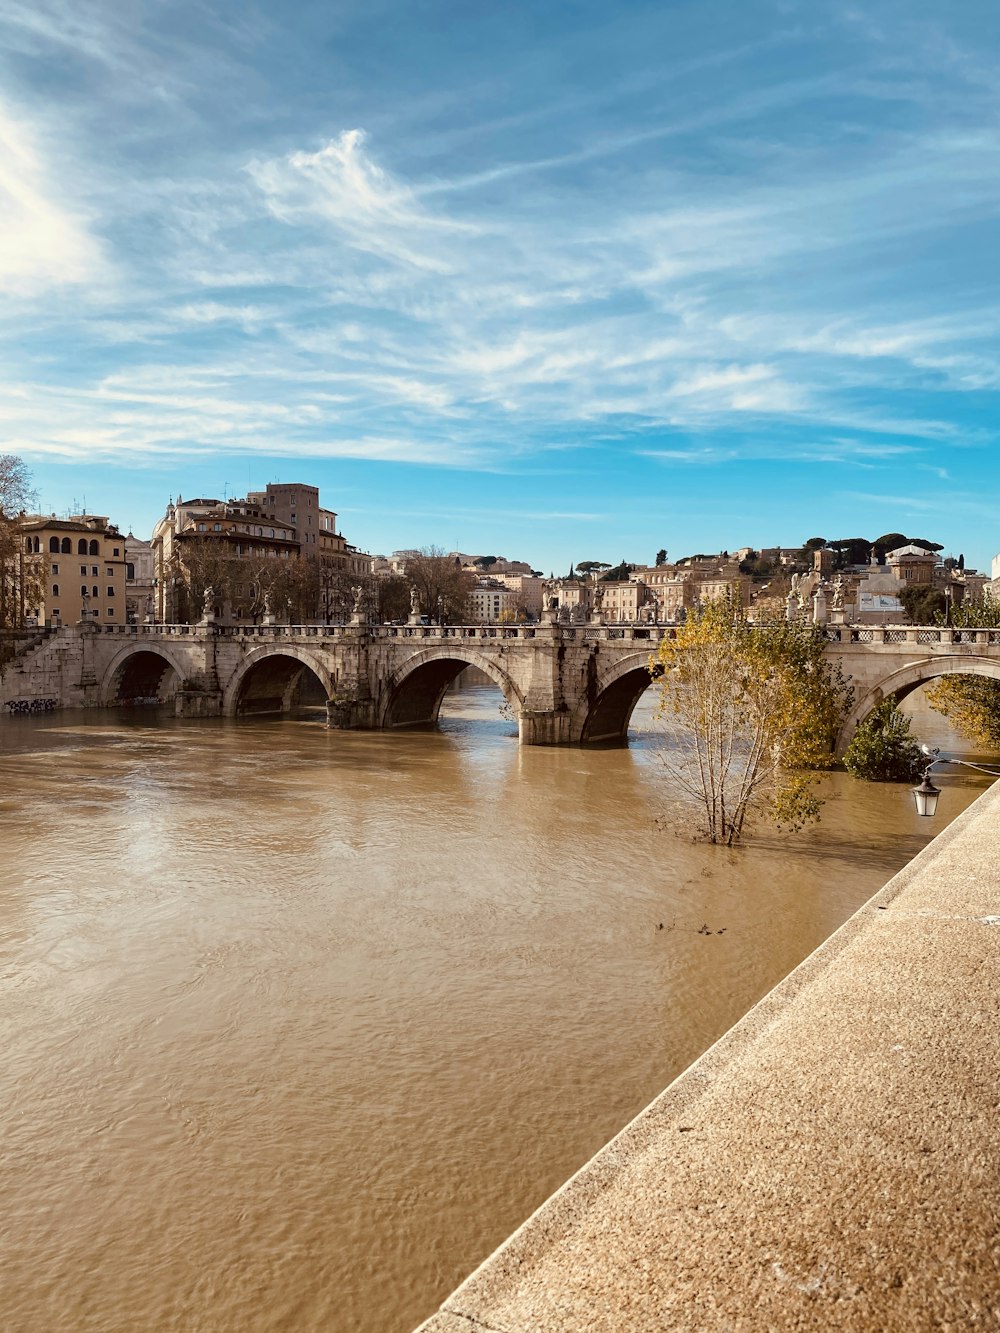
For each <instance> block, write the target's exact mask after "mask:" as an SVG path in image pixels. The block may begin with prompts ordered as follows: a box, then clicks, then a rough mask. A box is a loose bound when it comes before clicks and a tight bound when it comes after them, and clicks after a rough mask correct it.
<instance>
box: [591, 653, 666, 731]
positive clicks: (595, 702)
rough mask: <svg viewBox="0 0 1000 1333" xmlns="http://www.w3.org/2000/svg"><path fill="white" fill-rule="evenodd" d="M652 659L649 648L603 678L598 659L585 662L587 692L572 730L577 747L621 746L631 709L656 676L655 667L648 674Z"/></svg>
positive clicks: (617, 664) (622, 661) (624, 660)
mask: <svg viewBox="0 0 1000 1333" xmlns="http://www.w3.org/2000/svg"><path fill="white" fill-rule="evenodd" d="M653 656H654V653H653V651H652V649H651V648H649V647H647V648H645V649H644V650H643V651H642V652H636V653H628V654H627V655H625V656H623V657H620V658H618V659H617V660H616V661H615V662H614V663H612V665H611V666H610V667H609V668H608V670H607V671H605V672H604V673H603V674H600V673H599V667H598V665H597V663H598V659H597V658H595V657H591V658H590V659H589V661H588V680H587V689H586V692H585V694H584V697H583V699H582V700H581V702H580V705H579V707H578V709H577V714H576V716H575V718H574V719H573V729H572V734H573V735H574V736H578V737H579V739H580V744H581V745H587V744H598V743H601V742H604V743H605V744H607V743H617V744H620V745H624V743H625V741H626V739H627V738H628V724H629V722H630V721H631V718H632V714H633V713H634V712H635V706H636V704H637V703H638V702H639V700H640V699H641V698H642V696H643V694H645V692H646V690H648V689H649V687H650V685H651V684H652V683H653V680H654V678H655V676H657V675H659V671H658V670H657V669H656V667H655V665H654V666H653V670H650V665H651V663H652V661H653ZM591 663H593V666H591Z"/></svg>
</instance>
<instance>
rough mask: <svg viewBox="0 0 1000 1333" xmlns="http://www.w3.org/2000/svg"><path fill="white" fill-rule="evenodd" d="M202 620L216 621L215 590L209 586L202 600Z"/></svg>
mask: <svg viewBox="0 0 1000 1333" xmlns="http://www.w3.org/2000/svg"><path fill="white" fill-rule="evenodd" d="M201 618H202V620H214V619H215V589H214V588H213V587H212V585H211V584H209V585H208V586H207V587H206V589H205V592H204V595H203V596H202V599H201Z"/></svg>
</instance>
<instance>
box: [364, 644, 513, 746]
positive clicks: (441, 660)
mask: <svg viewBox="0 0 1000 1333" xmlns="http://www.w3.org/2000/svg"><path fill="white" fill-rule="evenodd" d="M467 666H474V667H478V668H479V670H480V671H482V672H483V674H484V675H487V676H489V678H490V680H492V681H493V683H494V684H495V685H496V686H497V687H498V689H499V690H500V692H501V693H502V694H503V697H504V698H505V699H506V700H507V702H508V703H509V704H510V706H511V708H512V709H513V710H514V712H515V714H517V715H520V712H521V708H522V706H523V704H524V697H523V695H522V694H521V691H520V690H519V689H518V687H517V686H516V685H515V684H514V681H513V679H512V678H511V677H510V676H509V675H508V674H507V672H506V671H504V670H503V669H502V668H501V667H499V666H498V665H497V664H496V662H495V661H493V660H491V658H489V657H487V656H485V654H483V653H479V652H476V651H475V649H469V648H464V647H458V646H455V647H452V646H451V645H450V644H449V645H447V646H442V647H440V648H425V649H423V650H422V651H421V652H418V653H414V654H413V656H412V657H408V658H407V659H406V661H405V662H404V663H403V665H402V666H400V667H399V668H398V669H397V670H396V671H395V672H394V673H393V674H392V675H391V676H390V677H389V680H388V681H387V683H386V689H385V690H384V692H383V698H382V703H381V707H380V709H379V715H378V726H379V727H384V728H388V729H391V728H394V727H430V726H433V725H434V724H435V723H436V722H437V719H438V713H439V712H440V711H441V701H442V699H443V698H444V696H445V691H446V690H447V689H448V686H449V685H451V683H452V682H453V681H454V680H455V678H456V677H457V676H458V675H459V673H460V672H462V671H464V670H465V668H466V667H467Z"/></svg>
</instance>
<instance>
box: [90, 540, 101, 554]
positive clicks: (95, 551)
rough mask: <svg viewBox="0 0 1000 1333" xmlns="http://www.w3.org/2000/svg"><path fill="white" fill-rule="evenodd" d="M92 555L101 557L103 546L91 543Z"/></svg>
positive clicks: (98, 543)
mask: <svg viewBox="0 0 1000 1333" xmlns="http://www.w3.org/2000/svg"><path fill="white" fill-rule="evenodd" d="M90 554H91V555H100V554H101V544H100V542H91V543H90Z"/></svg>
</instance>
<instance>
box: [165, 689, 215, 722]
mask: <svg viewBox="0 0 1000 1333" xmlns="http://www.w3.org/2000/svg"><path fill="white" fill-rule="evenodd" d="M221 716H222V691H221V690H212V689H209V690H199V689H192V688H190V687H184V686H182V687H181V688H180V689H179V690H178V691H177V693H176V694H175V695H174V717H221Z"/></svg>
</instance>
